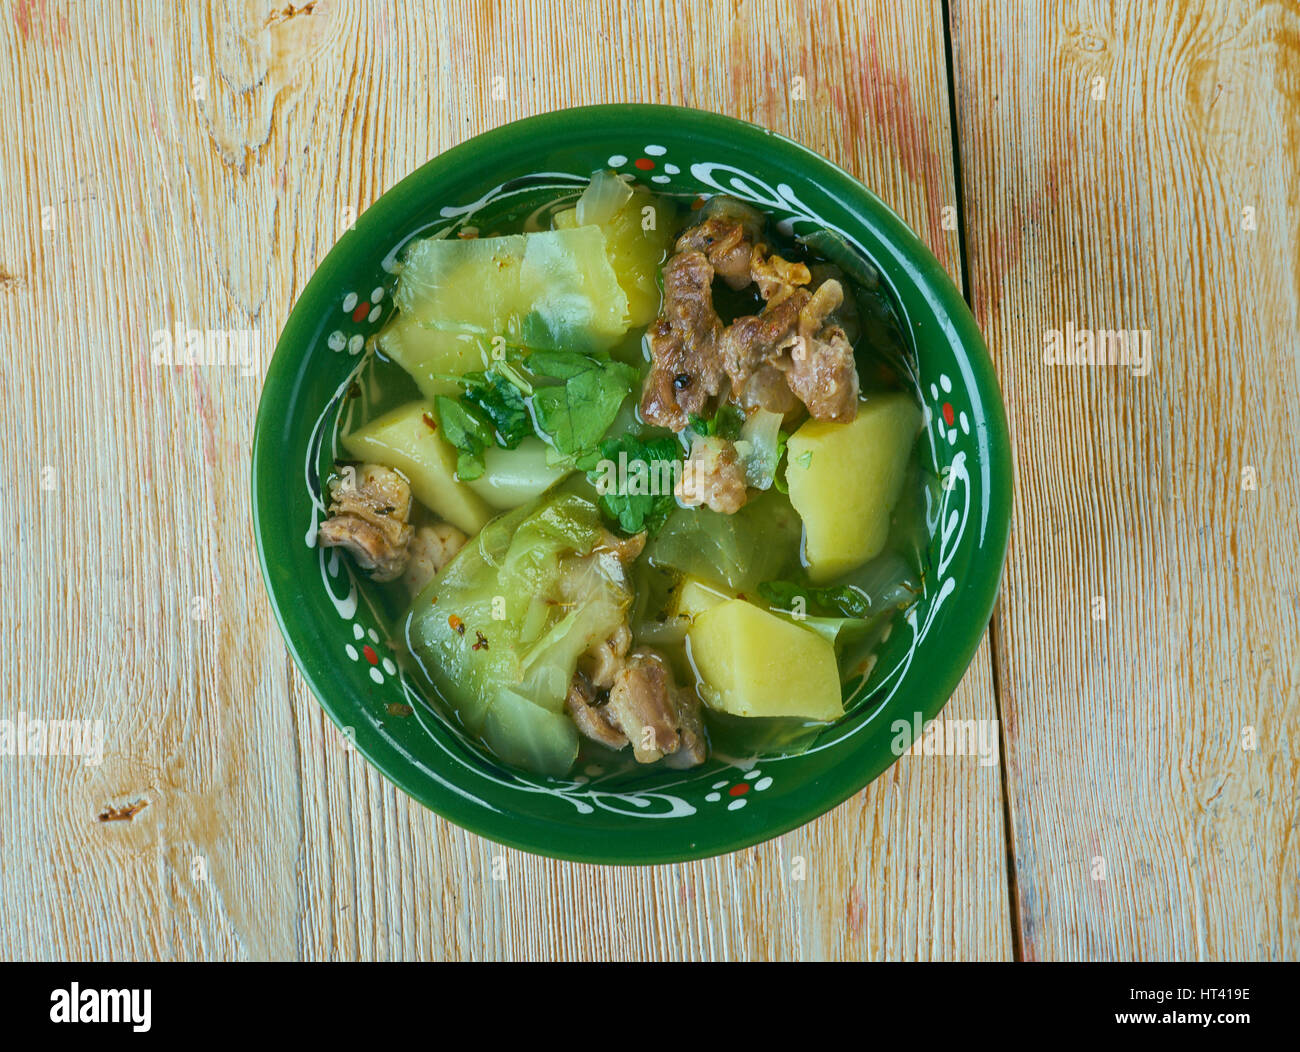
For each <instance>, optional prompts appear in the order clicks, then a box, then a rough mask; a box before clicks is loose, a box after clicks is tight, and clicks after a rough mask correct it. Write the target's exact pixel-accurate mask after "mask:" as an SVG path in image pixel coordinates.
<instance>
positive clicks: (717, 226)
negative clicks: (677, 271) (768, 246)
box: [676, 216, 754, 289]
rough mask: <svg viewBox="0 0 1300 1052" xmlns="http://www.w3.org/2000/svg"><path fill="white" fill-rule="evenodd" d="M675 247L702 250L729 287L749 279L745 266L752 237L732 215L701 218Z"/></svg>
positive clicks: (685, 249) (689, 250) (747, 265)
mask: <svg viewBox="0 0 1300 1052" xmlns="http://www.w3.org/2000/svg"><path fill="white" fill-rule="evenodd" d="M676 249H677V251H678V252H700V253H703V254H704V255H705V256H706V257H707V258H708V261H709V263H710V264H711V265H712V267H713V269H714V271H716V272H717V275H718V277H720V278H721V279H722V280H723V281H725V282H726V283H727V284H728V285H730V286H731V287H732V288H733V289H743V288H744V287H745V286H746V285H748V284H749V283H750V281H751V280H753V279H752V278H751V276H750V269H749V268H750V257H751V255H752V254H753V251H754V243H753V239H752V236H751V234H750V232H749V231H748V230H747V229H746V228H745V225H744V224H743V223H741V222H739V221H738V220H736V219H731V218H727V217H724V216H713V217H710V218H708V219H705V220H704V221H703V222H702V223H700V224H699V225H698V226H693V227H691V228H690V229H689V230H687V231H686V232H685V233H683V234H682V236H681V237H679V238H678V239H677V246H676Z"/></svg>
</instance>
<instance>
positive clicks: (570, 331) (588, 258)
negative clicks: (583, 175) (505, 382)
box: [395, 226, 628, 350]
mask: <svg viewBox="0 0 1300 1052" xmlns="http://www.w3.org/2000/svg"><path fill="white" fill-rule="evenodd" d="M395 299H396V303H397V307H398V309H399V311H400V312H401V314H399V315H398V316H399V317H401V316H402V315H405V316H406V317H407V318H408V319H414V320H415V322H417V323H418V324H420V325H423V326H426V327H435V328H440V329H448V330H452V331H457V332H474V333H479V334H482V335H485V336H487V337H489V338H494V337H499V338H501V339H502V340H504V341H505V342H506V343H507V344H516V345H526V346H528V347H532V348H538V347H545V348H553V349H558V348H564V349H567V350H605V349H606V348H608V347H609V346H611V345H612V344H613V343H615V342H616V341H617V340H618V339H619V338H621V337H622V336H623V335H624V334H626V332H627V329H628V321H627V296H626V294H625V293H624V292H623V290H622V288H621V287H620V286H619V283H618V278H617V277H616V276H615V274H614V270H613V268H612V267H611V266H610V264H609V257H608V255H607V252H606V242H605V235H604V233H603V232H602V231H601V229H600V227H597V226H582V227H575V228H574V229H572V230H544V231H539V232H537V233H531V234H510V235H508V236H505V237H487V238H465V239H461V238H457V239H455V240H451V239H446V238H429V239H427V240H425V241H417V242H416V243H415V244H414V245H412V246H411V248H410V250H409V251H408V252H407V254H406V259H405V262H404V265H403V268H402V274H401V277H400V279H399V280H398V283H397V293H396V296H395Z"/></svg>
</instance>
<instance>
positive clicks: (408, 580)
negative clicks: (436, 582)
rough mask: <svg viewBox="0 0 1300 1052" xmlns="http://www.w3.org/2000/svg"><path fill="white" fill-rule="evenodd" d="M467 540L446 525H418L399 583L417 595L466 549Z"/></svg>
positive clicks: (459, 532)
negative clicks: (455, 556) (454, 556)
mask: <svg viewBox="0 0 1300 1052" xmlns="http://www.w3.org/2000/svg"><path fill="white" fill-rule="evenodd" d="M467 540H469V538H468V537H466V536H465V534H463V533H462V532H461V531H460V530H458V529H456V527H455V526H453V525H452V524H451V523H449V522H438V523H434V524H433V525H432V526H421V527H420V528H419V529H418V530H416V531H415V536H414V537H412V538H411V544H410V547H409V548H408V553H409V555H410V560H409V561H408V562H407V564H406V572H405V573H404V574H402V581H403V583H404V584H405V585H406V587H407V590H408V591H409V592H410V593H411V594H412V595H419V594H420V592H422V591H424V586H425V585H427V584H428V583H429V582H430V581H432V580H433V579H434V578H435V577H436V576H437V575H438V571H439V570H441V569H442V568H443V567H444V566H446V565H447V564H448V563H449V562H451V559H452V556H453V555H455V554H456V553H457V552H458V551H460V550H461V549H462V548H463V547H465V542H466V541H467Z"/></svg>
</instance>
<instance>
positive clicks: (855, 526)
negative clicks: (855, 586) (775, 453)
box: [785, 394, 921, 582]
mask: <svg viewBox="0 0 1300 1052" xmlns="http://www.w3.org/2000/svg"><path fill="white" fill-rule="evenodd" d="M920 425H921V410H920V409H919V408H918V407H917V405H916V403H915V402H913V401H912V399H911V398H910V397H909V396H907V395H905V394H888V395H881V396H879V397H877V398H874V399H872V400H870V401H868V402H866V403H865V404H863V405H862V406H860V407H859V409H858V415H857V417H856V418H855V419H854V420H852V421H851V422H849V423H837V422H834V421H830V420H809V421H808V422H807V423H805V424H804V425H803V426H802V427H800V428H799V430H798V431H796V432H795V433H794V434H793V435H791V436H790V441H789V444H788V447H787V461H786V471H785V477H786V482H787V484H788V485H789V487H790V503H791V504H793V505H794V509H795V511H797V512H798V513H799V517H800V518H801V519H802V520H803V528H804V558H805V559H806V560H807V563H808V575H809V576H810V577H811V578H812V579H813V580H814V581H817V582H823V581H829V580H832V579H833V578H836V577H839V576H840V575H841V574H844V573H847V572H848V571H849V570H852V569H853V568H854V567H857V566H861V565H862V564H863V563H865V562H867V560H869V559H872V558H874V557H875V556H877V555H879V554H880V552H881V549H883V548H884V546H885V540H886V539H887V538H888V536H889V519H890V515H891V513H892V512H893V510H894V505H895V504H897V503H898V497H899V494H900V492H901V490H902V487H903V478H904V475H905V473H906V470H907V462H908V458H909V456H910V455H911V452H912V445H913V443H914V442H915V440H916V433H917V430H918V428H919V427H920Z"/></svg>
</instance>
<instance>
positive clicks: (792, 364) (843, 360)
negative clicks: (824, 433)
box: [775, 278, 858, 422]
mask: <svg viewBox="0 0 1300 1052" xmlns="http://www.w3.org/2000/svg"><path fill="white" fill-rule="evenodd" d="M843 302H844V288H843V286H842V285H840V283H839V282H838V281H836V280H835V279H834V278H827V279H826V280H825V281H823V282H822V283H821V284H820V285H819V286H817V290H816V291H815V292H814V293H813V295H812V297H811V298H810V299H809V300H808V302H807V303H806V304H805V305H804V307H803V308H802V309H801V310H800V312H799V320H798V324H797V326H796V330H795V333H794V335H793V337H792V339H791V340H790V346H789V353H788V354H787V355H784V356H782V358H781V359H780V360H779V361H778V362H776V363H775V364H776V367H777V368H778V369H781V370H782V371H784V372H785V374H786V382H787V383H788V384H789V385H790V390H791V391H793V392H794V393H795V394H796V395H797V396H798V397H799V400H800V401H802V402H803V403H804V405H806V406H807V407H808V412H809V413H810V414H811V415H812V417H813V418H814V419H816V420H839V421H843V422H847V421H850V420H852V419H854V417H856V416H857V415H858V369H857V364H856V362H855V361H854V358H853V345H852V344H851V343H850V342H849V339H848V337H847V336H846V335H845V333H844V330H843V329H842V328H840V326H838V325H827V324H826V318H827V317H828V316H829V315H830V314H831V313H832V312H834V311H835V310H836V309H837V308H838V307H839V306H840V304H841V303H843Z"/></svg>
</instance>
